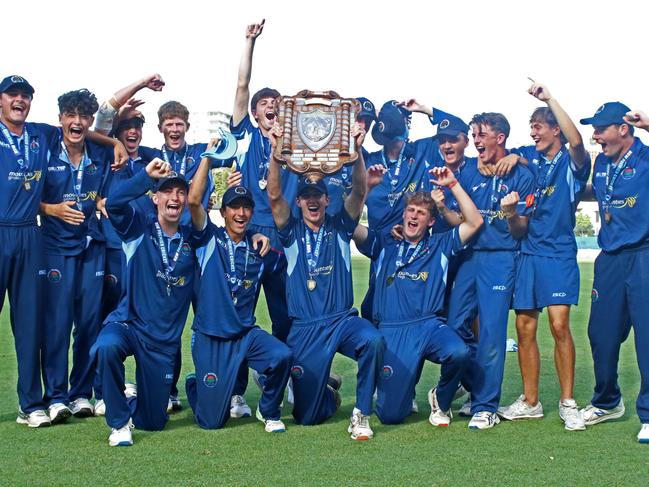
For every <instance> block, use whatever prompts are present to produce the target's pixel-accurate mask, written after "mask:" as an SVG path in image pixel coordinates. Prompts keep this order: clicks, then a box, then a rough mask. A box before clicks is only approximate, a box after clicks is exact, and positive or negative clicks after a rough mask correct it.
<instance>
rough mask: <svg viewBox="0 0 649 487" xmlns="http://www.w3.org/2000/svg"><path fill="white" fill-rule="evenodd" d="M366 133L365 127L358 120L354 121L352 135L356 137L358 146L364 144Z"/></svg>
mask: <svg viewBox="0 0 649 487" xmlns="http://www.w3.org/2000/svg"><path fill="white" fill-rule="evenodd" d="M365 134H366V132H365V129H364V128H363V127H361V125H360V124H359V123H358V122H354V125H352V137H354V140H355V141H356V147H361V146H362V145H363V141H364V140H365Z"/></svg>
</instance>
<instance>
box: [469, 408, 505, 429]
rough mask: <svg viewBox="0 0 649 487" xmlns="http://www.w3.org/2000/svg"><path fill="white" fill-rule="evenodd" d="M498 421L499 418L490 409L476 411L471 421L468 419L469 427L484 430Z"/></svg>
mask: <svg viewBox="0 0 649 487" xmlns="http://www.w3.org/2000/svg"><path fill="white" fill-rule="evenodd" d="M498 423H500V418H498V415H497V414H496V413H492V412H490V411H478V412H477V413H475V414H474V415H473V417H472V418H471V421H469V429H472V430H486V429H488V428H493V427H494V426H495V425H497V424H498Z"/></svg>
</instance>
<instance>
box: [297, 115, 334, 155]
mask: <svg viewBox="0 0 649 487" xmlns="http://www.w3.org/2000/svg"><path fill="white" fill-rule="evenodd" d="M335 128H336V114H335V112H323V111H322V110H320V109H317V110H314V111H312V112H298V114H297V129H298V133H299V134H300V139H302V142H304V144H305V145H306V146H307V147H308V148H309V149H311V150H312V151H313V152H317V151H319V150H320V149H322V148H323V147H324V146H326V145H327V144H328V143H329V141H330V140H331V137H333V135H334V130H335Z"/></svg>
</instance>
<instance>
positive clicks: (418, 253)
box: [387, 239, 428, 285]
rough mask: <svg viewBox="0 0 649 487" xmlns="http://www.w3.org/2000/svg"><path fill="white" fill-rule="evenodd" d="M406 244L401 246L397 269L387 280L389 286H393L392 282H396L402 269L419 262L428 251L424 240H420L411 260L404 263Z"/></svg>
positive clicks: (402, 243)
mask: <svg viewBox="0 0 649 487" xmlns="http://www.w3.org/2000/svg"><path fill="white" fill-rule="evenodd" d="M405 243H406V242H405V241H403V242H401V243H400V244H399V252H398V253H397V261H396V264H397V265H396V268H395V270H394V272H393V273H392V274H390V275H389V276H388V278H387V283H388V285H390V284H392V282H393V281H394V280H395V278H396V277H397V274H398V273H399V272H401V269H403V268H405V267H406V266H409V265H410V264H412V263H413V262H414V261H415V260H417V259H418V258H419V257H421V256H422V255H424V254H425V253H426V252H427V251H428V247H424V239H422V240H420V241H419V242H418V243H417V245H416V247H415V250H414V251H413V253H412V254H411V255H410V258H409V259H408V260H407V261H406V262H405V263H404V262H403V250H404V248H405V245H404V244H405Z"/></svg>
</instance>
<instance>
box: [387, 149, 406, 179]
mask: <svg viewBox="0 0 649 487" xmlns="http://www.w3.org/2000/svg"><path fill="white" fill-rule="evenodd" d="M405 149H406V144H405V143H404V144H403V147H402V148H401V152H399V158H398V159H397V162H396V164H395V168H394V175H392V171H391V170H390V167H389V166H388V163H387V161H386V160H385V150H382V151H381V159H382V162H383V165H384V166H385V168H386V169H387V171H388V176H390V184H391V185H392V187H393V188H394V187H396V186H397V184H399V174H400V173H401V164H402V163H403V151H404V150H405Z"/></svg>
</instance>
